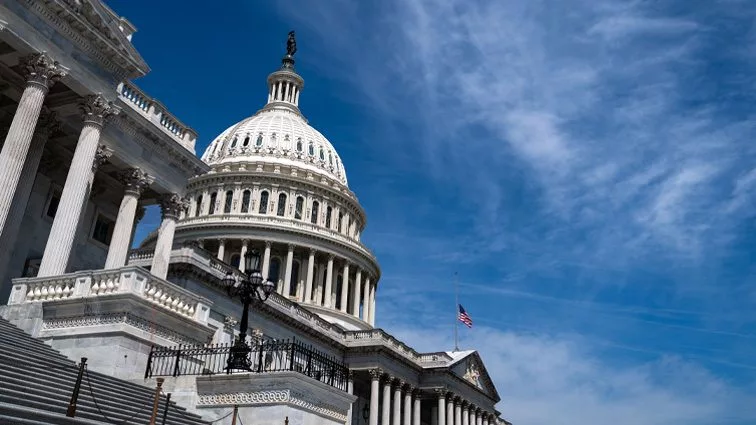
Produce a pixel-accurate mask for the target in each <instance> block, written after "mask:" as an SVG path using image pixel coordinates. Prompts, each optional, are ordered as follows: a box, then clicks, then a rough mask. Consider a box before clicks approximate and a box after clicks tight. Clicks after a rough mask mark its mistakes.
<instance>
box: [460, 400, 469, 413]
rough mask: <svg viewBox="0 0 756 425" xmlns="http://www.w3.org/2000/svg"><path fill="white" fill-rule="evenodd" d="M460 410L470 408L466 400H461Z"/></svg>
mask: <svg viewBox="0 0 756 425" xmlns="http://www.w3.org/2000/svg"><path fill="white" fill-rule="evenodd" d="M462 410H464V411H468V410H470V402H469V401H467V400H462Z"/></svg>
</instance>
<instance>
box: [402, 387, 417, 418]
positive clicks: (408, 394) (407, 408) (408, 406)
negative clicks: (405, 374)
mask: <svg viewBox="0 0 756 425" xmlns="http://www.w3.org/2000/svg"><path fill="white" fill-rule="evenodd" d="M413 390H414V388H412V386H411V385H407V386H406V387H405V389H404V417H403V418H402V425H412V422H411V421H412V391H413Z"/></svg>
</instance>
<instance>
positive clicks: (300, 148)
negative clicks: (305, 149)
mask: <svg viewBox="0 0 756 425" xmlns="http://www.w3.org/2000/svg"><path fill="white" fill-rule="evenodd" d="M297 152H302V138H301V137H298V138H297Z"/></svg>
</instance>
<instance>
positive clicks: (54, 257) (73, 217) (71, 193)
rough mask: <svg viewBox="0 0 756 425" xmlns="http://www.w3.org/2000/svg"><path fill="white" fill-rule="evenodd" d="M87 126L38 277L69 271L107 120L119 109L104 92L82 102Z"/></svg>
mask: <svg viewBox="0 0 756 425" xmlns="http://www.w3.org/2000/svg"><path fill="white" fill-rule="evenodd" d="M82 109H83V111H84V128H82V130H81V135H80V136H79V141H78V142H77V144H76V150H75V151H74V156H73V159H72V160H71V167H70V168H69V170H68V176H67V177H66V183H65V186H64V187H63V193H62V195H61V197H60V204H59V205H58V212H57V213H56V214H55V220H54V221H53V224H52V228H51V229H50V236H49V237H48V238H47V245H45V252H44V254H43V255H42V262H41V264H40V266H39V274H38V276H40V277H44V276H56V275H61V274H64V273H65V272H66V267H67V266H68V259H69V258H70V256H71V248H72V247H73V243H74V238H75V237H76V228H77V225H78V223H79V219H80V218H81V212H82V209H83V207H84V201H85V198H86V197H87V195H88V192H89V190H88V189H89V176H90V173H91V172H92V166H93V162H94V159H95V153H96V152H97V145H98V143H99V141H100V135H101V133H102V127H103V125H104V124H105V119H106V118H107V117H108V116H110V115H112V114H117V113H118V112H120V109H119V108H118V107H117V106H115V105H113V104H112V103H111V102H108V101H107V100H106V99H105V98H104V97H102V96H101V95H99V94H98V95H91V96H87V98H86V100H85V102H84V104H83V105H82Z"/></svg>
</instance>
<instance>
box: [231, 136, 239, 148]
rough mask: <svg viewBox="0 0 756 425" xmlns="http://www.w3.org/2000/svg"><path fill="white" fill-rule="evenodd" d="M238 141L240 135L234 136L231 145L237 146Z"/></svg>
mask: <svg viewBox="0 0 756 425" xmlns="http://www.w3.org/2000/svg"><path fill="white" fill-rule="evenodd" d="M238 141H239V138H238V137H234V140H232V141H231V147H232V148H235V147H236V142H238Z"/></svg>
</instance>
